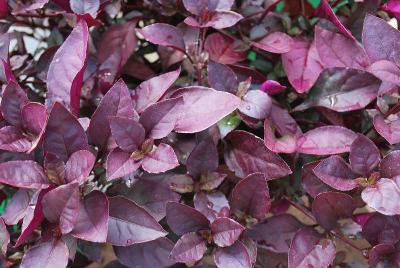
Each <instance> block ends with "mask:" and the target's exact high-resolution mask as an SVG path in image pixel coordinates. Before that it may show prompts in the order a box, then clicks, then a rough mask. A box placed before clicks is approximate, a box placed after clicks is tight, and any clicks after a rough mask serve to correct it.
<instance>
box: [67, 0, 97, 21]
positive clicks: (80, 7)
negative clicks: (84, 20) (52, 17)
mask: <svg viewBox="0 0 400 268" xmlns="http://www.w3.org/2000/svg"><path fill="white" fill-rule="evenodd" d="M69 3H70V5H71V10H72V11H73V12H74V13H76V14H90V16H92V17H93V18H96V16H97V12H98V11H99V7H100V1H99V0H71V1H70V2H69Z"/></svg>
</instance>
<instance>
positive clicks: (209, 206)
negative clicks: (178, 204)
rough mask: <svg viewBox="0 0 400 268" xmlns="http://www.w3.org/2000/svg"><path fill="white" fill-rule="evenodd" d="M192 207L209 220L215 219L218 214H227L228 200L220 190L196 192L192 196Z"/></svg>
mask: <svg viewBox="0 0 400 268" xmlns="http://www.w3.org/2000/svg"><path fill="white" fill-rule="evenodd" d="M193 202H194V207H195V208H196V210H198V211H199V212H201V213H202V214H203V215H204V216H206V217H207V219H208V220H209V221H211V222H212V221H213V220H215V219H216V218H217V217H219V216H220V215H224V214H229V202H228V199H226V196H225V195H224V194H223V193H221V192H220V191H214V192H211V193H206V192H204V191H200V192H197V193H196V194H195V195H194V198H193Z"/></svg>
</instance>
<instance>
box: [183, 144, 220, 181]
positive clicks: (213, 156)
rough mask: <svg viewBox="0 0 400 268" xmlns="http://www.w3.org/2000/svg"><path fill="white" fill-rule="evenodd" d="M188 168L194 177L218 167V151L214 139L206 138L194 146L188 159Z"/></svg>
mask: <svg viewBox="0 0 400 268" xmlns="http://www.w3.org/2000/svg"><path fill="white" fill-rule="evenodd" d="M186 168H187V171H188V172H189V174H190V175H191V176H193V178H198V177H199V176H200V175H202V174H204V175H205V174H207V173H209V172H213V171H215V170H216V169H217V168H218V151H217V147H216V146H215V144H214V142H213V141H212V139H210V138H208V139H205V140H203V141H201V142H200V143H198V144H197V145H196V147H194V149H193V151H192V152H191V153H190V155H189V157H188V159H187V160H186Z"/></svg>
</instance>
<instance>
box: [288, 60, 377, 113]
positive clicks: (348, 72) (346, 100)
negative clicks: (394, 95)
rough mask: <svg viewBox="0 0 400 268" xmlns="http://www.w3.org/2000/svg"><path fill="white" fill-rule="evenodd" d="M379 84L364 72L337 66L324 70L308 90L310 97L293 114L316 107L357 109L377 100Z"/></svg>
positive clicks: (343, 109)
mask: <svg viewBox="0 0 400 268" xmlns="http://www.w3.org/2000/svg"><path fill="white" fill-rule="evenodd" d="M380 84H381V81H380V80H379V79H377V78H375V77H374V76H373V75H371V74H370V73H367V72H364V71H360V70H355V69H350V68H339V67H338V68H331V69H326V70H324V71H323V72H322V73H321V75H320V76H319V78H318V81H317V82H316V84H315V86H314V87H313V88H312V89H311V90H310V94H309V98H308V99H307V100H306V101H305V102H303V103H302V104H300V105H299V106H297V107H295V108H294V110H293V111H303V110H305V109H308V108H310V107H315V106H317V107H325V108H328V109H330V110H334V111H337V112H347V111H353V110H359V109H362V108H364V107H365V106H367V105H368V104H369V103H370V102H371V101H373V100H374V99H375V98H376V97H377V95H378V90H379V86H380Z"/></svg>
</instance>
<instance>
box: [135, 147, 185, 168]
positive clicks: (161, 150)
mask: <svg viewBox="0 0 400 268" xmlns="http://www.w3.org/2000/svg"><path fill="white" fill-rule="evenodd" d="M177 166H179V162H178V158H177V157H176V154H175V151H174V149H173V148H172V147H171V146H169V145H168V144H165V143H160V144H159V145H158V146H157V148H156V149H154V150H153V151H152V152H150V153H148V154H146V156H145V157H144V158H143V160H142V168H143V169H144V170H146V171H147V172H149V173H161V172H165V171H168V170H170V169H173V168H175V167H177Z"/></svg>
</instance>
